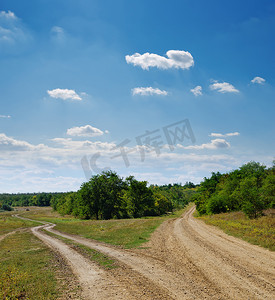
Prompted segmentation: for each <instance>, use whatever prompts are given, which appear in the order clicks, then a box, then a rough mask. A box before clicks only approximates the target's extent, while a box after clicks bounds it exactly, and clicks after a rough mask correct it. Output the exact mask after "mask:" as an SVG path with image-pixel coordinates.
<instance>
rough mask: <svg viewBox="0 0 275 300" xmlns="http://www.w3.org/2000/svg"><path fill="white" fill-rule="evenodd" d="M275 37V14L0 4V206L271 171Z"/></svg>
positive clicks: (197, 4) (231, 6)
mask: <svg viewBox="0 0 275 300" xmlns="http://www.w3.org/2000/svg"><path fill="white" fill-rule="evenodd" d="M274 36H275V2H274V1H265V0H264V1H263V0H261V1H260V0H258V1H254V0H252V1H235V0H233V1H223V0H222V1H221V0H217V1H204V0H198V1H187V0H183V1H170V2H167V1H161V0H158V1H155V0H154V1H153V0H150V1H143V0H140V1H126V0H125V1H119V0H118V1H107V0H104V1H103V0H102V1H88V0H82V1H75V0H60V1H51V0H47V1H45V0H35V1H34V0H29V1H27V2H26V1H20V0H2V1H1V4H0V87H1V94H0V101H1V107H0V152H1V156H0V192H38V191H68V190H76V189H78V188H79V186H80V185H81V183H82V182H83V181H85V180H86V177H87V176H90V175H93V174H95V173H97V172H98V171H100V170H102V169H104V168H111V169H113V170H115V171H117V172H118V173H119V174H120V175H121V176H124V177H125V176H127V175H129V174H132V175H135V176H136V178H138V179H142V180H147V181H148V182H149V183H156V184H165V183H173V182H182V183H185V182H186V181H192V182H195V183H199V182H200V181H201V180H202V178H203V177H204V176H206V177H207V176H209V175H210V174H211V172H212V171H215V172H216V171H220V172H226V171H230V170H232V169H235V168H238V167H239V166H241V165H242V164H243V163H246V162H248V161H251V160H255V161H258V162H260V163H263V164H265V165H267V166H270V165H271V164H272V160H273V159H275V156H274V149H275V147H274V146H275V139H274V136H275V130H274V129H275V121H274V112H275V106H274V99H275V78H274V69H275V58H274V53H275V40H274ZM163 128H166V129H167V130H168V129H169V130H168V131H167V130H166V135H165V130H164V129H163ZM167 132H168V134H170V138H172V139H170V141H169V139H167ZM192 137H193V138H192ZM123 153H124V154H123ZM81 162H82V163H81ZM83 168H84V169H83Z"/></svg>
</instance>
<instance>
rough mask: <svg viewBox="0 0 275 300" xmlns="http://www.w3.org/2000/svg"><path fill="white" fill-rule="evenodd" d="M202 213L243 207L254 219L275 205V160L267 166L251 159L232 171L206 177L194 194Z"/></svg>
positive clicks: (236, 209) (227, 210)
mask: <svg viewBox="0 0 275 300" xmlns="http://www.w3.org/2000/svg"><path fill="white" fill-rule="evenodd" d="M193 200H194V202H195V203H196V206H197V211H198V212H199V214H200V215H205V214H208V215H211V214H218V213H224V212H230V211H240V210H242V211H243V212H244V213H245V215H246V216H248V217H249V218H250V219H253V218H257V217H260V216H262V215H263V210H264V209H268V208H275V161H274V162H273V167H271V168H266V167H265V166H264V165H261V164H259V163H256V162H249V163H247V164H245V165H243V166H241V167H240V168H239V169H237V170H234V171H232V172H229V173H225V174H221V173H219V172H217V173H212V176H211V177H210V178H204V180H203V181H202V182H201V184H200V187H199V189H198V192H197V194H195V195H194V197H193Z"/></svg>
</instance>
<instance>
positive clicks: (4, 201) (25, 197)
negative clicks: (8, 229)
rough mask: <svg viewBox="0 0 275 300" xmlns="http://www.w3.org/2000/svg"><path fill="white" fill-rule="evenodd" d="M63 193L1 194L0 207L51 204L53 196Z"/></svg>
mask: <svg viewBox="0 0 275 300" xmlns="http://www.w3.org/2000/svg"><path fill="white" fill-rule="evenodd" d="M62 194H63V193H18V194H7V193H4V194H0V209H1V208H2V209H3V210H4V208H6V207H8V206H10V207H11V206H50V205H51V201H52V199H53V198H59V197H60V196H61V195H62Z"/></svg>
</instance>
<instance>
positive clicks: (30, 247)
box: [0, 232, 57, 299]
mask: <svg viewBox="0 0 275 300" xmlns="http://www.w3.org/2000/svg"><path fill="white" fill-rule="evenodd" d="M56 284H57V281H56V278H55V272H54V265H53V264H52V256H51V253H50V252H49V250H48V248H47V246H45V245H44V244H43V243H42V242H40V241H39V240H38V239H36V238H35V237H34V236H33V235H32V234H31V233H30V232H20V233H15V234H13V235H10V236H8V237H6V238H5V240H3V241H2V242H0V299H56V297H57V289H56Z"/></svg>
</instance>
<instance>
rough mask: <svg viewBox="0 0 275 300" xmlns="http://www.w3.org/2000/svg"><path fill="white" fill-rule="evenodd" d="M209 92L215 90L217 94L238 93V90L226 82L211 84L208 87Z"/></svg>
mask: <svg viewBox="0 0 275 300" xmlns="http://www.w3.org/2000/svg"><path fill="white" fill-rule="evenodd" d="M209 87H210V89H211V90H216V91H218V92H219V93H223V94H224V93H239V90H237V89H236V88H235V87H234V86H233V85H232V84H230V83H228V82H215V83H213V84H211V85H210V86H209Z"/></svg>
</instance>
